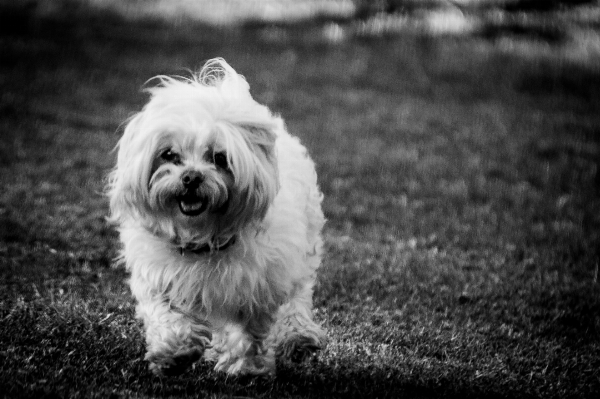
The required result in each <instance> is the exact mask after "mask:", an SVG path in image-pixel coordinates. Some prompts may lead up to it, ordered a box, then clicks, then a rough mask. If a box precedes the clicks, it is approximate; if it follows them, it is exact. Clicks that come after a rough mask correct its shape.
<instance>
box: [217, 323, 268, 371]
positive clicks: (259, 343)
mask: <svg viewBox="0 0 600 399" xmlns="http://www.w3.org/2000/svg"><path fill="white" fill-rule="evenodd" d="M273 321H274V317H273V316H271V315H270V314H268V313H264V314H260V315H255V316H254V317H253V318H252V319H251V320H249V321H247V322H246V323H239V324H238V323H235V324H233V323H232V324H228V325H226V326H225V327H224V328H223V329H222V330H221V331H220V333H219V334H218V336H217V337H216V339H215V341H214V342H213V350H214V352H215V353H214V354H215V356H216V357H217V365H216V366H215V370H218V371H225V372H227V373H228V374H234V375H235V374H255V375H258V374H274V373H275V356H274V352H273V350H272V349H271V348H267V347H266V346H265V345H264V340H265V338H266V337H267V335H268V333H269V330H270V328H271V325H272V324H273Z"/></svg>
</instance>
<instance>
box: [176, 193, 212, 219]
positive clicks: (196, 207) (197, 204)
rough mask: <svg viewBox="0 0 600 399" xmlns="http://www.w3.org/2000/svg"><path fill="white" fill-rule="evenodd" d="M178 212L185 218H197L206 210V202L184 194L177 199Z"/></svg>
mask: <svg viewBox="0 0 600 399" xmlns="http://www.w3.org/2000/svg"><path fill="white" fill-rule="evenodd" d="M177 202H178V203H179V210H180V211H181V213H183V214H184V215H186V216H198V215H200V214H201V213H202V212H204V211H205V210H206V207H207V205H208V204H207V202H206V201H205V200H204V199H203V198H201V197H199V196H197V195H195V194H185V195H182V196H179V197H178V198H177Z"/></svg>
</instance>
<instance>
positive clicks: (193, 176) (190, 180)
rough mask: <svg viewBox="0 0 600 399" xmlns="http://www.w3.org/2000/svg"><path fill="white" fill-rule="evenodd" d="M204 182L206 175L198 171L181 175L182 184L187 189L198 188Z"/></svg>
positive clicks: (189, 171)
mask: <svg viewBox="0 0 600 399" xmlns="http://www.w3.org/2000/svg"><path fill="white" fill-rule="evenodd" d="M203 181H204V175H203V174H202V173H201V172H198V171H197V170H188V171H185V172H184V173H183V175H181V182H182V183H183V185H184V186H186V187H198V186H199V185H200V183H202V182H203Z"/></svg>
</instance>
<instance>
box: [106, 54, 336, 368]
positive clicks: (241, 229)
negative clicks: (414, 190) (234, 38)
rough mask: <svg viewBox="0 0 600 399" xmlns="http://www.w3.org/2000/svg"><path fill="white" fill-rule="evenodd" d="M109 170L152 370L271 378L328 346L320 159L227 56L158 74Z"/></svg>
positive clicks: (113, 208) (113, 211) (113, 214)
mask: <svg viewBox="0 0 600 399" xmlns="http://www.w3.org/2000/svg"><path fill="white" fill-rule="evenodd" d="M156 79H158V81H159V83H158V84H157V85H156V86H155V87H153V88H150V89H148V91H149V93H150V100H149V101H148V103H147V104H146V105H145V106H144V108H143V109H142V110H141V111H140V112H139V113H137V114H136V115H134V116H133V117H132V118H130V119H129V120H128V122H127V123H126V126H125V129H124V132H123V135H122V137H121V138H120V140H119V143H118V145H117V151H118V155H117V162H116V166H115V168H114V169H113V170H112V172H111V173H110V175H109V177H108V185H107V194H108V197H109V201H110V217H109V220H111V221H112V222H114V223H115V224H116V225H117V228H118V231H119V235H120V240H121V243H122V250H121V252H120V256H119V261H120V262H122V263H124V265H125V267H126V269H127V270H128V271H129V273H130V280H129V284H130V287H131V292H132V294H133V296H134V297H135V299H136V302H137V306H136V316H137V317H138V318H140V319H141V320H142V321H143V326H144V330H145V337H146V344H147V353H146V356H145V359H146V360H148V361H149V363H150V365H149V367H150V369H151V370H152V371H153V372H154V373H156V374H160V375H173V374H178V373H181V372H183V371H184V370H185V369H187V368H188V367H189V366H191V365H192V364H194V363H195V362H197V361H199V360H200V359H201V358H204V359H206V360H208V361H213V362H215V366H214V367H215V370H217V371H223V372H226V373H228V374H230V375H242V374H251V375H259V374H273V373H275V369H276V361H293V362H298V361H302V360H304V359H306V358H308V357H309V356H310V355H311V354H313V353H314V352H316V351H317V350H319V349H322V348H324V347H325V345H326V335H325V332H324V330H323V329H322V328H321V326H320V325H319V324H317V323H316V322H315V321H314V320H313V314H312V308H313V301H312V296H313V289H314V285H315V279H316V273H317V269H318V268H319V266H320V263H321V258H322V252H323V241H322V237H321V230H322V228H323V225H324V223H325V218H324V215H323V212H322V209H321V203H322V200H323V194H322V193H321V191H320V189H319V186H318V184H317V174H316V171H315V165H314V162H313V161H312V160H311V158H310V157H309V155H308V152H307V150H306V148H305V147H304V146H303V145H302V144H301V143H300V141H299V139H298V138H296V137H293V136H291V135H290V134H289V133H288V132H287V130H286V127H285V125H284V122H283V120H282V119H281V118H280V117H279V116H277V115H274V114H273V113H271V112H270V111H269V109H268V108H267V107H266V106H264V105H261V104H259V103H258V102H256V101H255V100H254V99H253V98H252V96H251V94H250V91H249V85H248V83H247V81H246V80H245V79H244V77H243V76H241V75H239V74H238V73H237V72H236V71H235V70H234V69H233V68H232V67H231V66H230V65H229V64H228V63H227V62H226V61H225V60H223V59H222V58H215V59H212V60H209V61H208V62H207V63H206V64H205V65H204V67H203V68H202V69H201V70H200V72H199V73H197V74H192V77H190V78H181V77H168V76H158V77H156Z"/></svg>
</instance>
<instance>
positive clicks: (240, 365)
mask: <svg viewBox="0 0 600 399" xmlns="http://www.w3.org/2000/svg"><path fill="white" fill-rule="evenodd" d="M215 370H216V371H223V372H225V373H227V374H230V375H236V376H242V375H274V374H275V358H274V357H273V356H272V355H268V354H265V355H255V356H247V357H235V356H232V354H231V353H225V354H222V355H221V357H219V360H218V362H217V364H216V365H215Z"/></svg>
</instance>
